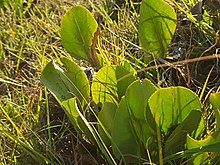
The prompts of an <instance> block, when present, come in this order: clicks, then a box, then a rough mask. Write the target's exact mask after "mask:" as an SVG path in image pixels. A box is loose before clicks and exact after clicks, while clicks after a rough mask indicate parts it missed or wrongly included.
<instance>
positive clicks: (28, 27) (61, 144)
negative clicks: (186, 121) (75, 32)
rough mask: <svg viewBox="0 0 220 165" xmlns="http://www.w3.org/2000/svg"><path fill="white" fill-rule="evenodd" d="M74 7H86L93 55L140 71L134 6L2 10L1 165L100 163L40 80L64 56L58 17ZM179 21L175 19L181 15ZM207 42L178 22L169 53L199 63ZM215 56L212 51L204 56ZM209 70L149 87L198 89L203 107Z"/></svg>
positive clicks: (211, 38)
mask: <svg viewBox="0 0 220 165" xmlns="http://www.w3.org/2000/svg"><path fill="white" fill-rule="evenodd" d="M76 4H84V5H86V6H87V7H88V9H90V11H91V12H93V13H94V15H95V17H96V19H97V21H98V22H99V24H100V28H101V36H102V39H101V41H100V42H101V43H100V45H101V47H100V48H98V49H99V52H100V53H102V54H105V55H106V57H108V58H109V59H111V62H112V63H113V64H118V63H120V62H121V61H123V59H124V58H126V59H129V60H130V61H131V63H132V65H133V66H134V67H136V68H137V69H140V68H142V67H145V66H146V64H145V63H144V60H145V59H144V53H143V52H142V51H141V50H139V49H138V48H137V47H135V45H138V36H137V23H138V10H139V7H138V5H139V2H138V1H137V2H135V3H131V4H129V3H128V1H127V3H122V4H121V3H120V1H118V4H117V5H116V4H113V3H110V2H109V3H107V2H97V1H94V2H91V1H89V2H86V1H83V0H80V1H77V2H75V1H67V0H66V1H62V0H56V1H51V0H45V1H39V2H34V3H30V4H27V5H26V4H23V10H19V9H18V8H17V7H16V6H15V4H14V2H11V4H10V6H9V8H8V9H5V8H0V30H1V32H0V164H46V163H49V164H80V163H82V164H94V163H97V162H102V161H103V160H102V158H101V157H100V156H99V155H94V153H95V152H94V150H95V148H93V146H90V145H88V144H87V143H86V142H79V141H78V138H77V134H76V132H75V131H74V129H73V128H72V126H71V125H70V123H69V122H68V120H67V117H66V116H65V114H64V113H63V111H62V109H61V108H60V107H59V105H58V104H57V103H56V101H55V99H54V98H52V96H51V95H50V94H49V93H48V92H47V90H46V89H45V88H44V87H43V86H42V84H41V80H40V76H41V72H42V70H43V68H44V66H45V65H46V64H47V63H48V62H49V61H50V60H52V59H55V60H58V58H59V57H61V56H68V54H67V53H66V52H65V50H64V49H63V47H62V45H61V40H60V35H59V30H60V23H61V19H62V17H63V15H64V13H65V12H66V11H67V10H68V9H69V8H70V7H71V6H73V5H76ZM26 6H27V7H26ZM178 17H179V18H180V19H182V18H181V14H179V15H178ZM207 33H208V34H207ZM204 34H206V35H204ZM207 36H208V37H207ZM130 42H131V43H130ZM214 42H215V34H213V33H212V32H211V31H210V30H207V31H206V30H205V29H198V28H195V27H193V26H192V25H188V24H187V25H186V26H185V27H184V26H183V25H182V22H178V26H177V32H176V34H175V37H174V39H173V42H172V44H171V47H170V51H171V52H174V51H176V49H175V47H181V48H182V50H183V53H182V54H184V56H182V57H181V58H182V59H186V58H192V57H195V56H197V57H198V56H199V55H201V54H202V52H204V50H206V49H208V48H209V47H210V46H211V45H212V44H213V43H214ZM134 44H135V45H134ZM215 51H216V49H215V48H214V49H213V50H211V52H209V53H210V54H212V53H213V52H215ZM80 64H83V63H80ZM215 64H216V61H214V62H211V63H208V64H207V63H205V64H203V65H206V66H207V67H208V68H207V69H206V68H205V69H204V67H203V65H202V64H199V65H195V64H193V65H190V66H189V69H191V70H190V71H188V72H185V70H184V71H183V70H180V73H181V71H182V72H184V73H185V76H183V80H181V76H179V77H178V75H175V74H174V75H173V73H170V72H168V70H167V69H163V70H162V71H161V73H162V74H161V75H159V76H158V77H156V78H152V80H153V81H154V82H155V83H157V84H158V85H161V86H170V85H185V86H187V87H189V88H191V89H193V90H194V91H195V92H197V93H198V94H201V89H202V88H203V87H204V86H205V92H206V93H205V94H204V96H203V98H204V100H206V99H207V97H206V94H207V93H209V92H211V91H212V90H216V89H217V88H218V86H219V79H218V77H219V71H218V67H219V66H218V65H216V66H215V67H214V69H213V72H212V76H211V80H210V81H208V83H207V84H204V82H205V80H206V79H207V75H208V74H209V71H210V67H212V66H214V65H215ZM195 66H196V69H198V70H200V68H203V72H201V73H200V72H199V73H200V74H196V75H195V73H194V70H195ZM140 76H143V77H144V76H145V75H140ZM172 76H173V77H172ZM196 76H197V77H196ZM199 76H200V77H199ZM150 78H151V77H150ZM192 80H193V81H192ZM182 82H184V83H187V82H188V83H189V84H184V83H182ZM192 82H194V83H192ZM181 83H182V84H181ZM204 109H205V110H208V108H207V109H206V108H204ZM205 115H206V116H207V120H209V118H210V116H212V112H208V111H207V114H205ZM210 125H211V124H210ZM210 128H211V127H210ZM93 158H95V159H93ZM96 161H97V162H96Z"/></svg>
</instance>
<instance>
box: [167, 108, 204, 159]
mask: <svg viewBox="0 0 220 165" xmlns="http://www.w3.org/2000/svg"><path fill="white" fill-rule="evenodd" d="M201 116H202V113H201V111H199V110H193V111H191V112H190V114H189V115H188V116H187V118H186V119H185V120H184V121H183V122H182V123H180V125H178V126H177V128H176V129H175V130H174V131H173V132H172V133H171V135H170V136H169V137H168V139H167V140H166V142H165V148H164V153H165V155H167V156H168V155H170V154H174V153H176V152H178V151H182V150H184V148H185V143H186V136H187V135H188V134H189V135H191V134H192V133H193V132H196V130H197V128H198V126H199V124H200V121H201ZM189 123H190V124H189ZM203 128H204V125H203Z"/></svg>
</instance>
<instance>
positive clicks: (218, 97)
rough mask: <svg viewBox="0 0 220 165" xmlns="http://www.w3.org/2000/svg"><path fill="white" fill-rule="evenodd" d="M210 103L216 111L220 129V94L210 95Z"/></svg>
mask: <svg viewBox="0 0 220 165" xmlns="http://www.w3.org/2000/svg"><path fill="white" fill-rule="evenodd" d="M209 99H210V102H211V104H212V106H213V108H214V110H215V117H216V120H217V129H220V92H219V93H212V94H210V98H209Z"/></svg>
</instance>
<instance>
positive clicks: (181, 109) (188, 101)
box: [148, 87, 201, 134]
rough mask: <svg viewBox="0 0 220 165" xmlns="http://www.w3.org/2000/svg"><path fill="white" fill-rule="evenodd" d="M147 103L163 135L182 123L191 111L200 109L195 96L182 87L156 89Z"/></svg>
mask: <svg viewBox="0 0 220 165" xmlns="http://www.w3.org/2000/svg"><path fill="white" fill-rule="evenodd" d="M148 103H149V107H150V110H151V112H152V115H153V117H154V119H155V121H156V123H157V125H158V127H159V128H161V129H162V131H163V132H164V133H165V134H167V133H168V131H169V129H171V128H172V127H174V126H177V125H178V124H180V123H181V122H183V121H184V120H185V119H186V117H187V116H188V115H189V114H190V112H191V111H192V110H196V109H201V103H200V101H199V98H198V97H197V96H196V94H195V93H194V92H192V91H190V90H189V89H187V88H184V87H170V88H161V89H158V90H157V91H156V92H155V93H154V94H153V95H152V96H151V97H150V99H149V102H148Z"/></svg>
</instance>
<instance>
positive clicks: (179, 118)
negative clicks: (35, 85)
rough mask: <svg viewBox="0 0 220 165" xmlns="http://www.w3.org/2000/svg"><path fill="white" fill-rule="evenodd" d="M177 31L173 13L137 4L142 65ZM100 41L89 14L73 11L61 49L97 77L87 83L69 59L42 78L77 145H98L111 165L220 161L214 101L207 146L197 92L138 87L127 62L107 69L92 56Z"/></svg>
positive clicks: (157, 2)
mask: <svg viewBox="0 0 220 165" xmlns="http://www.w3.org/2000/svg"><path fill="white" fill-rule="evenodd" d="M175 28H176V14H175V11H174V9H173V7H172V6H170V5H169V4H168V3H167V2H164V1H162V0H154V1H151V0H143V1H142V3H141V8H140V22H139V39H140V45H141V47H142V48H143V50H144V51H145V52H146V59H147V60H146V61H148V62H150V61H152V60H155V59H156V58H165V57H167V56H168V46H169V44H170V42H171V40H172V37H173V35H174V32H175ZM99 39H100V36H99V28H98V23H97V22H96V20H95V19H94V17H93V16H92V14H91V13H90V12H89V11H88V10H87V9H86V8H84V7H82V6H75V7H73V8H71V9H70V10H69V11H68V12H67V13H66V14H65V16H64V18H63V20H62V24H61V40H62V43H63V46H64V48H65V49H66V50H67V51H68V52H69V54H70V55H71V56H72V57H73V58H74V59H76V60H85V61H87V62H88V63H90V64H91V66H93V67H94V68H95V70H96V71H97V73H96V74H95V76H94V77H93V80H92V82H90V80H89V79H88V78H87V75H86V73H85V72H84V71H83V70H82V68H81V67H80V66H79V65H78V64H77V63H76V62H74V61H73V59H71V58H60V60H59V62H56V61H51V62H50V63H48V64H47V66H46V67H45V69H44V71H43V73H42V82H43V84H44V85H45V86H46V87H47V88H48V89H49V91H50V92H51V93H52V94H53V96H54V97H55V98H56V99H57V101H58V102H59V104H60V105H61V106H62V107H63V109H64V111H65V113H66V114H67V115H68V117H69V120H70V121H71V123H72V124H73V126H74V128H75V129H76V130H77V132H78V134H79V135H80V137H81V138H86V139H87V140H88V141H90V142H91V143H93V144H95V145H97V147H98V148H99V151H100V152H101V153H102V155H103V157H104V158H105V159H106V161H107V162H108V163H109V164H130V163H131V164H143V163H150V164H154V163H158V164H160V165H162V164H166V163H168V164H172V163H173V164H184V163H186V162H187V164H208V163H211V164H212V163H214V162H215V161H217V158H218V153H219V152H220V147H219V146H220V140H219V136H220V134H219V125H220V124H219V112H218V111H219V109H220V105H219V99H220V95H219V93H214V94H211V96H210V102H211V104H212V106H213V109H215V115H216V120H217V125H216V129H215V131H214V132H213V133H211V134H210V135H209V136H207V137H205V138H204V135H205V134H206V129H205V121H204V119H203V115H202V104H201V100H200V98H199V97H198V96H197V95H196V94H195V93H194V92H192V91H191V90H189V89H187V88H185V87H180V86H177V87H168V88H161V87H157V86H155V85H154V84H153V83H152V82H151V81H150V80H148V79H144V80H140V79H139V78H138V76H137V71H136V70H135V69H134V68H133V67H132V65H131V64H130V63H129V62H128V61H126V60H124V61H123V62H122V63H120V64H114V65H111V61H110V60H109V59H108V58H106V57H105V56H104V55H103V54H101V53H98V52H97V50H96V46H97V45H99V44H100V43H99ZM91 116H92V117H91ZM94 118H95V119H94ZM94 120H95V121H94ZM84 135H85V136H84Z"/></svg>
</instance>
